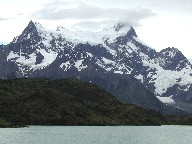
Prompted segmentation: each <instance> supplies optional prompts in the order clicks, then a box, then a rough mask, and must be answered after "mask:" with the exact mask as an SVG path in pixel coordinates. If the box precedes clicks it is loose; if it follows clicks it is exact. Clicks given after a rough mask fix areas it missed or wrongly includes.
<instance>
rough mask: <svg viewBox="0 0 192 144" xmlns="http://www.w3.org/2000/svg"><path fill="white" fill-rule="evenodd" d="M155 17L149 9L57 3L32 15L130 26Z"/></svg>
mask: <svg viewBox="0 0 192 144" xmlns="http://www.w3.org/2000/svg"><path fill="white" fill-rule="evenodd" d="M154 15H156V14H155V13H153V12H152V11H151V10H150V9H144V8H134V9H133V8H132V9H120V8H100V7H97V6H92V5H86V4H84V3H83V2H78V3H71V2H62V1H57V2H53V3H49V4H45V5H44V7H43V8H42V9H41V10H39V11H37V12H36V13H34V14H32V18H36V19H47V20H63V19H77V20H86V21H87V20H95V19H103V20H118V21H121V22H124V23H128V24H130V25H132V26H138V25H139V22H140V20H142V19H145V18H148V17H152V16H154Z"/></svg>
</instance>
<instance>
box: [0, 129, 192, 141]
mask: <svg viewBox="0 0 192 144" xmlns="http://www.w3.org/2000/svg"><path fill="white" fill-rule="evenodd" d="M0 144H192V126H30V127H28V128H0Z"/></svg>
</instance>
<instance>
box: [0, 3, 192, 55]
mask: <svg viewBox="0 0 192 144" xmlns="http://www.w3.org/2000/svg"><path fill="white" fill-rule="evenodd" d="M30 20H33V21H36V22H39V23H41V24H42V25H43V26H44V27H46V28H48V29H56V27H57V26H59V25H61V26H64V27H67V28H73V29H74V28H81V29H90V28H91V30H93V29H97V28H98V26H101V25H103V24H107V23H109V22H110V23H112V22H115V21H120V22H122V23H125V24H128V25H131V26H133V27H134V28H135V30H136V32H137V35H138V36H139V38H140V39H141V40H142V41H144V42H145V43H146V44H147V45H149V46H151V47H152V48H154V49H156V50H157V51H160V50H161V49H163V48H167V47H176V48H178V49H179V50H180V51H182V52H183V54H184V55H185V56H186V57H187V58H192V45H191V41H190V40H191V39H192V0H4V1H1V8H0V42H7V43H8V42H11V41H12V39H13V38H14V37H15V36H17V35H19V34H20V33H21V32H22V31H23V29H24V28H25V27H26V26H27V24H28V23H29V21H30Z"/></svg>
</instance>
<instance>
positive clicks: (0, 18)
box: [0, 17, 9, 21]
mask: <svg viewBox="0 0 192 144" xmlns="http://www.w3.org/2000/svg"><path fill="white" fill-rule="evenodd" d="M5 20H9V18H3V17H0V21H5Z"/></svg>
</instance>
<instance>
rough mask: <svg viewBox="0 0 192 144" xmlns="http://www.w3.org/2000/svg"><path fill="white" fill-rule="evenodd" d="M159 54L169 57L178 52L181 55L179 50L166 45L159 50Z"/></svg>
mask: <svg viewBox="0 0 192 144" xmlns="http://www.w3.org/2000/svg"><path fill="white" fill-rule="evenodd" d="M160 54H161V55H164V56H169V57H175V56H176V55H178V54H180V55H183V54H182V52H181V51H179V50H178V49H177V48H174V47H168V48H166V49H163V50H161V51H160Z"/></svg>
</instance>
